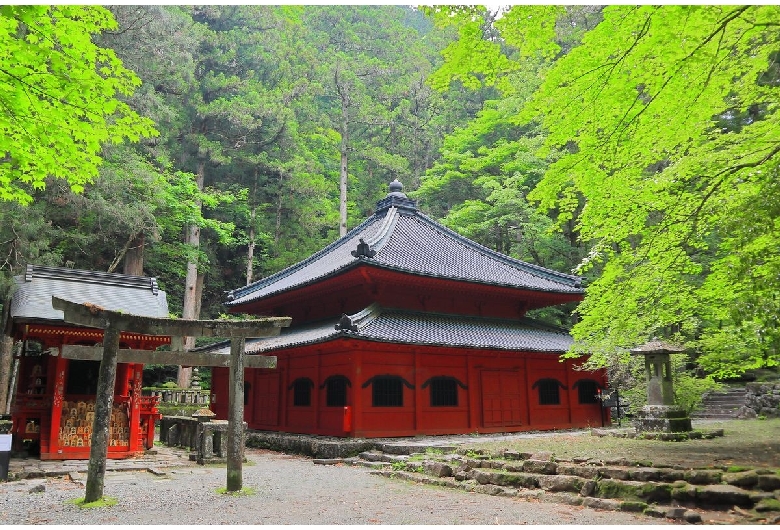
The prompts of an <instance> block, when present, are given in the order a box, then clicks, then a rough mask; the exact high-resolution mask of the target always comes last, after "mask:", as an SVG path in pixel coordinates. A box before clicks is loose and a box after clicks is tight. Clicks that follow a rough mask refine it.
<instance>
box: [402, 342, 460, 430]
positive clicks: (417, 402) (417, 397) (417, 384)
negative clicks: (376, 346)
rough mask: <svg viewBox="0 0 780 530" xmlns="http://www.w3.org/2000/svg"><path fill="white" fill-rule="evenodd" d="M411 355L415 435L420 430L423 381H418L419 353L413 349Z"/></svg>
mask: <svg viewBox="0 0 780 530" xmlns="http://www.w3.org/2000/svg"><path fill="white" fill-rule="evenodd" d="M412 355H413V356H414V374H413V376H412V381H413V382H414V390H412V396H413V397H414V431H415V433H416V432H417V430H418V429H419V428H420V422H421V420H422V404H423V400H422V395H421V394H422V392H423V390H422V388H421V385H422V384H423V382H424V381H422V379H420V352H418V351H417V349H416V348H415V349H414V350H412ZM457 391H458V389H457V387H456V388H455V392H457Z"/></svg>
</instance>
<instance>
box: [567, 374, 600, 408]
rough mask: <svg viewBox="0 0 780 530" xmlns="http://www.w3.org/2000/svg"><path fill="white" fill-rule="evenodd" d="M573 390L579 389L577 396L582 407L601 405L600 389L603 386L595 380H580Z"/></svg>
mask: <svg viewBox="0 0 780 530" xmlns="http://www.w3.org/2000/svg"><path fill="white" fill-rule="evenodd" d="M572 387H573V388H576V389H577V395H578V396H579V402H580V404H581V405H586V404H587V405H593V404H597V403H600V402H601V401H600V400H599V389H600V388H601V385H599V384H598V382H597V381H595V380H594V379H580V380H579V381H577V382H576V383H574V385H572Z"/></svg>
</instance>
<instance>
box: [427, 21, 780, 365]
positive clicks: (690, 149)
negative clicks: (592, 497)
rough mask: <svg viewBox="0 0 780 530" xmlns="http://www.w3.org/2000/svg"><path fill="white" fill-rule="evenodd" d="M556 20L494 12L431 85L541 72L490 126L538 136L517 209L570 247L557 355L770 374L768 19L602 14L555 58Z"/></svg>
mask: <svg viewBox="0 0 780 530" xmlns="http://www.w3.org/2000/svg"><path fill="white" fill-rule="evenodd" d="M569 11H570V10H567V9H563V8H545V9H535V8H532V7H515V8H512V9H510V10H509V11H508V12H507V13H505V14H504V16H503V17H502V18H501V19H500V20H499V21H497V22H495V24H493V25H492V26H491V29H492V31H494V32H497V33H498V34H499V36H498V37H496V36H493V37H492V38H491V40H490V43H491V45H492V47H491V48H489V49H486V51H484V53H480V54H479V55H478V56H473V55H472V56H471V57H470V58H469V60H468V61H464V62H453V63H451V64H448V65H446V66H445V67H444V68H443V69H442V70H440V74H441V75H445V77H446V78H447V79H454V80H457V79H478V80H480V81H481V82H482V83H487V84H491V85H493V86H496V87H502V86H506V85H507V80H508V79H511V76H512V75H513V74H514V72H516V71H518V70H520V69H522V68H524V67H525V65H526V63H527V61H528V60H530V59H534V58H536V59H537V60H539V61H549V60H551V59H550V58H554V59H553V62H552V65H551V66H550V68H549V70H548V71H546V72H545V73H544V74H543V81H542V83H541V85H540V88H539V89H538V90H536V91H534V93H533V95H532V96H531V98H530V99H529V100H528V102H527V103H526V104H525V105H523V106H522V108H521V109H519V110H518V112H516V113H513V114H512V115H511V116H508V118H507V119H508V120H510V121H511V122H513V123H516V124H518V125H522V124H528V125H531V124H534V123H536V124H538V125H539V126H540V129H541V131H543V134H544V145H545V149H542V150H540V151H537V152H536V155H537V156H540V157H546V158H547V162H548V165H546V166H545V167H544V176H543V177H542V178H541V179H540V180H539V182H538V184H536V186H535V187H534V188H533V190H532V191H531V192H530V193H529V194H528V198H529V199H531V200H533V201H536V202H538V203H539V204H540V206H541V208H542V211H543V212H546V213H548V214H551V215H552V216H554V217H555V218H556V219H557V222H558V224H559V226H560V227H561V228H563V229H564V231H567V230H571V229H572V226H573V227H574V230H575V231H576V233H577V240H578V241H579V243H580V244H581V245H583V246H584V247H585V248H584V250H585V251H586V255H585V257H584V259H583V260H582V261H581V263H580V264H579V266H578V267H577V270H579V271H581V272H585V273H586V274H587V275H588V276H589V277H590V278H591V279H592V282H591V283H590V285H589V287H588V296H587V298H586V300H585V302H584V303H582V304H581V305H580V306H579V307H578V312H579V314H580V316H581V320H580V321H579V322H578V323H577V324H576V325H575V326H574V328H573V330H572V333H573V335H574V337H575V338H576V339H578V345H577V346H576V347H575V349H574V352H573V353H575V354H581V353H594V354H595V355H594V357H593V361H594V362H597V363H602V364H607V363H610V362H611V361H612V360H613V359H615V358H616V357H621V356H623V355H624V354H625V352H626V349H627V348H630V347H632V346H634V345H637V344H639V343H642V342H644V341H646V340H647V339H649V338H651V337H653V336H659V337H666V338H669V339H670V340H674V341H680V342H684V343H686V344H688V345H689V346H691V347H692V348H693V349H694V350H695V351H697V352H698V354H700V356H699V358H698V362H699V363H700V364H701V366H702V367H703V368H705V369H706V370H708V371H710V372H712V373H715V374H717V375H720V376H726V377H727V376H733V375H737V374H739V373H741V372H743V371H744V370H746V369H749V368H758V367H763V366H776V365H777V364H778V363H779V362H780V351H778V345H779V344H780V329H778V326H777V314H778V311H779V310H780V306H779V305H778V304H780V300H778V297H777V295H776V293H777V292H778V287H780V285H779V284H778V282H779V281H780V253H778V246H777V241H778V229H779V228H780V225H779V224H778V211H779V208H780V202H778V198H780V194H778V189H777V183H778V179H777V177H778V161H779V160H780V157H778V153H780V127H778V125H780V124H779V123H778V120H780V112H778V104H777V101H778V90H779V89H780V76H779V75H778V74H779V70H778V57H779V56H780V49H779V48H778V46H777V42H778V37H779V36H780V34H779V33H778V32H780V26H778V24H777V20H778V19H780V9H779V8H778V7H776V6H738V7H734V6H661V7H658V6H640V7H636V6H611V7H608V8H605V9H604V10H603V12H602V16H603V20H601V21H600V22H599V23H598V24H597V25H596V26H595V27H594V28H593V29H589V30H588V31H586V32H585V34H584V36H583V38H582V43H581V44H580V45H575V46H572V47H571V48H570V49H567V47H566V46H563V45H561V42H560V39H559V38H556V35H557V32H558V31H559V29H558V28H560V22H561V21H562V20H565V19H566V18H567V17H570V14H569ZM443 15H444V16H443V17H441V18H442V19H443V20H447V19H448V13H447V12H446V10H444V12H443ZM497 42H500V43H502V46H503V48H502V49H501V50H500V53H498V55H497V52H496V48H497V45H496V44H495V43H497ZM468 49H469V50H471V51H472V53H473V50H475V49H476V48H475V47H473V46H469V48H468ZM451 56H452V57H459V55H458V54H456V53H454V52H452V50H451ZM510 85H511V83H510ZM515 152H516V151H515Z"/></svg>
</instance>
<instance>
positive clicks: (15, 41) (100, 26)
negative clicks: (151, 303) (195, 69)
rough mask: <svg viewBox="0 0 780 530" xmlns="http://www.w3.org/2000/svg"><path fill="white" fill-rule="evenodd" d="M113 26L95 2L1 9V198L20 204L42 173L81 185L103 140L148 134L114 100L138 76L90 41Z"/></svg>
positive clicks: (92, 172)
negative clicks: (91, 4) (78, 4)
mask: <svg viewBox="0 0 780 530" xmlns="http://www.w3.org/2000/svg"><path fill="white" fill-rule="evenodd" d="M115 26H116V23H115V22H114V20H113V17H112V16H111V14H110V13H109V12H108V11H106V10H105V9H103V8H101V7H98V6H86V7H80V6H4V7H2V8H0V107H2V112H1V113H0V200H2V201H15V202H20V203H23V204H27V203H29V202H30V201H31V200H32V195H31V192H32V190H35V189H42V188H43V187H44V186H45V183H46V179H47V177H49V176H52V177H55V178H60V179H64V180H66V181H67V182H68V183H69V184H70V186H71V188H72V189H73V190H74V191H77V192H78V191H82V190H83V187H84V185H85V184H86V183H88V182H91V181H92V180H93V179H94V178H95V177H96V176H97V171H98V169H97V168H98V166H99V165H100V162H101V158H100V148H101V145H102V144H103V143H104V142H114V143H117V142H121V141H123V140H124V139H125V138H129V139H131V140H138V139H139V137H140V136H150V135H153V134H155V131H154V129H153V127H152V122H151V121H150V120H148V119H146V118H142V117H140V116H139V115H138V114H136V113H135V112H133V111H132V110H131V109H130V107H129V106H128V105H127V104H126V103H124V102H123V101H121V100H120V99H118V98H119V97H121V96H126V95H129V94H131V93H132V92H133V90H134V89H135V88H136V87H137V86H138V84H139V83H140V82H139V80H138V78H137V77H136V76H135V75H134V74H133V73H132V72H131V71H129V70H127V69H125V68H124V67H123V66H122V63H121V61H119V59H117V57H116V55H115V54H114V52H113V51H112V50H109V49H103V48H99V47H98V46H96V45H95V44H94V43H93V42H92V40H91V38H92V35H93V34H95V33H99V32H101V31H103V30H105V29H112V28H115Z"/></svg>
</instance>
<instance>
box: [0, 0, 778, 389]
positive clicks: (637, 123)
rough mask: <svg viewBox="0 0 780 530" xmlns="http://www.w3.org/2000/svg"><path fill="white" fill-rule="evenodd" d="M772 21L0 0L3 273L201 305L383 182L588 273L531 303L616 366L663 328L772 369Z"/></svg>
mask: <svg viewBox="0 0 780 530" xmlns="http://www.w3.org/2000/svg"><path fill="white" fill-rule="evenodd" d="M777 20H780V8H777V7H776V6H737V7H734V6H661V7H658V6H639V7H636V6H612V7H607V8H604V9H601V8H599V7H593V6H570V7H565V8H564V7H556V6H513V7H511V8H508V9H505V10H504V11H502V12H500V13H495V12H491V11H489V10H486V9H485V8H482V7H478V6H477V7H466V6H454V7H452V6H451V7H437V8H425V9H423V10H422V11H420V10H416V9H412V8H407V7H401V6H306V7H303V6H265V5H254V6H239V5H230V6H201V5H199V6H189V7H182V6H112V7H110V8H109V9H108V10H107V9H103V8H100V7H76V6H61V7H46V6H28V7H25V6H5V7H2V8H0V41H1V43H2V46H0V104H2V105H3V109H4V110H3V113H2V116H0V128H2V131H3V134H2V135H0V136H1V138H0V154H1V155H2V157H1V158H0V200H2V201H3V208H2V211H0V287H2V288H3V290H4V291H5V292H6V293H7V288H8V287H9V286H10V284H11V276H12V275H14V274H19V273H20V272H21V270H22V269H23V267H24V266H25V265H26V264H28V263H35V264H47V265H67V266H73V267H76V268H84V269H94V270H108V271H119V272H123V271H124V272H127V273H133V274H147V275H152V276H156V277H157V278H158V279H159V281H160V283H161V285H162V287H163V288H164V289H165V290H166V291H167V292H168V295H169V300H170V303H171V311H172V312H173V313H175V314H178V315H182V314H184V316H187V315H188V314H189V315H190V316H192V315H200V316H201V317H204V318H213V317H216V316H217V315H219V314H220V313H221V311H222V309H221V303H222V301H223V299H224V291H225V290H228V289H232V288H235V287H238V286H240V285H242V284H244V283H246V282H248V281H253V280H257V279H258V278H259V277H262V276H265V275H268V274H271V273H273V272H276V271H278V270H280V269H281V268H283V267H285V266H287V265H290V264H292V263H294V262H296V261H299V260H301V259H303V258H304V257H306V256H308V255H309V254H311V253H312V252H314V251H315V250H317V249H319V248H321V247H323V246H324V245H326V244H327V243H329V242H331V241H333V240H334V239H335V238H336V237H338V235H339V234H340V233H343V232H344V230H346V229H348V228H350V227H352V226H354V225H355V224H356V223H358V222H360V221H361V220H362V219H363V218H365V217H366V216H367V215H368V214H369V213H370V212H371V210H372V208H373V205H374V204H375V202H376V201H377V200H378V199H380V198H381V197H382V196H383V195H384V193H385V192H386V185H387V183H388V182H390V181H391V180H393V179H394V178H398V179H399V180H401V181H402V182H403V183H404V184H405V185H406V186H407V190H409V191H411V194H412V196H413V197H414V198H416V199H418V200H419V201H420V204H421V207H422V209H423V210H424V211H425V212H427V213H429V214H430V215H432V216H433V217H435V218H437V219H441V220H442V221H443V222H444V223H446V224H447V225H449V226H450V227H452V228H453V229H455V230H457V231H459V232H461V233H463V234H464V235H466V236H467V237H470V238H472V239H474V240H476V241H478V242H480V243H482V244H483V245H485V246H488V247H490V248H493V249H495V250H498V251H500V252H504V253H507V254H509V255H512V256H515V257H518V258H520V259H524V260H527V261H531V262H534V263H538V264H540V265H542V266H545V267H550V268H553V269H557V270H562V271H570V270H576V271H578V272H580V273H582V274H584V275H585V277H586V279H587V280H588V281H589V284H588V296H587V298H586V301H585V302H584V303H582V304H580V305H579V306H578V307H576V308H575V307H573V306H572V307H563V308H553V309H548V310H543V311H541V312H539V314H538V315H537V316H540V317H542V318H545V319H547V320H550V321H554V322H557V323H559V324H562V325H565V326H570V325H572V324H573V325H574V327H573V329H572V333H573V334H574V336H575V338H576V339H578V343H577V344H578V345H577V347H576V348H575V349H574V350H573V351H572V354H581V353H589V354H594V355H593V357H592V362H593V363H597V364H601V365H608V366H610V369H611V370H612V371H613V373H614V374H615V376H616V379H617V378H618V374H619V373H625V374H629V373H630V370H626V369H624V368H620V364H619V362H618V361H619V360H625V358H626V352H627V349H628V348H630V347H632V346H635V345H637V344H639V343H642V342H644V341H645V340H647V339H649V338H651V337H654V336H658V337H666V338H668V339H670V340H674V341H679V342H684V343H686V344H688V345H689V346H691V347H692V349H693V350H694V351H695V352H696V353H697V362H698V364H699V366H701V367H703V368H704V369H705V370H706V371H708V372H709V373H714V374H717V375H720V376H733V375H735V374H738V373H740V372H742V371H744V370H745V369H748V368H751V367H762V366H774V365H777V364H778V362H780V352H778V345H779V344H780V329H779V328H778V322H777V315H778V313H780V298H779V297H778V296H777V294H776V293H777V292H778V291H780V253H779V252H778V245H777V241H778V230H780V224H778V211H780V202H779V201H780V199H779V198H780V190H778V189H777V187H778V182H780V180H779V179H778V178H777V177H778V160H780V158H778V153H780V137H779V135H780V126H779V125H780V123H778V120H780V113H778V104H777V102H778V101H780V99H779V98H778V90H780V67H779V66H778V58H780V48H778V45H777V43H778V42H780V38H779V37H780V34H778V33H779V32H780V26H778V24H777ZM158 131H159V132H158ZM123 140H132V141H133V142H126V143H122V141H123ZM185 280H186V282H187V286H188V289H184V284H185ZM189 287H191V288H189ZM185 291H186V292H192V293H195V296H194V297H193V298H190V299H189V300H187V299H185V297H184V296H183V294H182V293H183V292H185ZM575 309H576V311H575V313H574V315H573V318H572V311H573V310H575ZM627 377H628V376H627ZM629 378H630V377H629Z"/></svg>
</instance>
